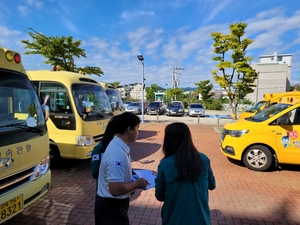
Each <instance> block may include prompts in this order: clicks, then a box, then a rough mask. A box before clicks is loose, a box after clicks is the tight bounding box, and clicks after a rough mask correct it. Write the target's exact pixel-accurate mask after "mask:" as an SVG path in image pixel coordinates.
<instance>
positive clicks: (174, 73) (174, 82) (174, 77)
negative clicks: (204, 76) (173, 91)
mask: <svg viewBox="0 0 300 225" xmlns="http://www.w3.org/2000/svg"><path fill="white" fill-rule="evenodd" d="M179 70H184V69H183V68H180V67H177V66H176V67H174V66H173V69H172V88H176V87H178V85H179V79H178V75H180V73H179V72H178V71H179Z"/></svg>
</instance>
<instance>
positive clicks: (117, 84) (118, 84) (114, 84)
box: [108, 81, 121, 89]
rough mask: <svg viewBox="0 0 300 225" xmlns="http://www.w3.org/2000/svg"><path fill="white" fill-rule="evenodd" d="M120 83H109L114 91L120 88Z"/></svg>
mask: <svg viewBox="0 0 300 225" xmlns="http://www.w3.org/2000/svg"><path fill="white" fill-rule="evenodd" d="M120 83H121V82H119V81H115V82H112V83H108V84H109V85H110V86H112V87H113V88H114V89H117V88H118V87H119V86H120Z"/></svg>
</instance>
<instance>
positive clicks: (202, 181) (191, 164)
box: [155, 123, 216, 225]
mask: <svg viewBox="0 0 300 225" xmlns="http://www.w3.org/2000/svg"><path fill="white" fill-rule="evenodd" d="M163 153H164V158H163V159H162V160H161V162H160V164H159V165H158V171H157V177H156V180H155V197H156V198H157V200H158V201H162V202H164V204H163V207H162V211H161V217H162V224H163V225H167V224H169V225H177V224H178V225H185V224H186V225H190V224H201V225H203V224H207V225H209V224H210V209H209V205H208V190H213V189H215V188H216V181H215V177H214V175H213V171H212V169H211V167H210V160H209V158H208V157H207V156H206V155H204V154H203V153H200V152H198V150H197V149H196V148H195V146H194V144H193V141H192V136H191V132H190V130H189V128H188V126H187V125H186V124H184V123H172V124H169V125H168V126H167V127H166V128H165V137H164V143H163Z"/></svg>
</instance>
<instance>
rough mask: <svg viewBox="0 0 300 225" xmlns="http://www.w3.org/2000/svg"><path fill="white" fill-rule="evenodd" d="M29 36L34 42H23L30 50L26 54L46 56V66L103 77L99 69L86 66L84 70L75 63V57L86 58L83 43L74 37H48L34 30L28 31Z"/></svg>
mask: <svg viewBox="0 0 300 225" xmlns="http://www.w3.org/2000/svg"><path fill="white" fill-rule="evenodd" d="M28 34H29V36H30V37H31V38H32V39H33V41H32V42H30V41H28V40H21V43H23V44H25V45H26V46H25V48H26V49H30V50H29V51H27V52H25V54H27V55H30V54H38V55H42V56H44V57H45V58H46V59H47V60H45V61H44V63H45V64H50V65H56V66H59V67H60V68H61V69H62V70H66V71H71V72H77V73H78V72H79V71H80V72H81V73H83V74H95V75H98V76H101V75H102V74H103V71H102V70H101V68H99V67H91V66H86V67H84V68H81V67H78V68H76V65H75V63H74V57H77V58H80V57H84V58H86V54H85V51H84V49H82V48H80V47H79V46H80V45H81V41H80V40H77V41H73V37H72V36H69V37H65V36H62V37H53V36H49V37H47V36H46V35H44V34H41V33H39V32H37V31H35V30H33V29H32V28H29V29H28Z"/></svg>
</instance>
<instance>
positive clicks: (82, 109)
mask: <svg viewBox="0 0 300 225" xmlns="http://www.w3.org/2000/svg"><path fill="white" fill-rule="evenodd" d="M72 95H73V96H74V98H75V104H76V108H77V110H78V113H79V114H80V115H82V114H90V113H91V114H93V113H96V114H102V115H103V114H109V115H111V113H112V109H111V106H110V102H109V99H108V97H107V95H106V92H105V90H104V88H102V87H101V86H100V85H91V84H73V86H72Z"/></svg>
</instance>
